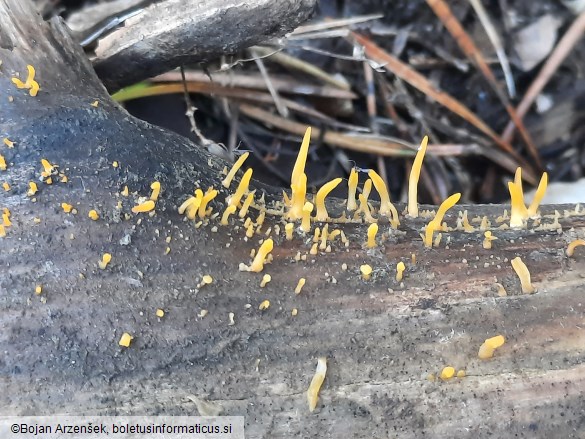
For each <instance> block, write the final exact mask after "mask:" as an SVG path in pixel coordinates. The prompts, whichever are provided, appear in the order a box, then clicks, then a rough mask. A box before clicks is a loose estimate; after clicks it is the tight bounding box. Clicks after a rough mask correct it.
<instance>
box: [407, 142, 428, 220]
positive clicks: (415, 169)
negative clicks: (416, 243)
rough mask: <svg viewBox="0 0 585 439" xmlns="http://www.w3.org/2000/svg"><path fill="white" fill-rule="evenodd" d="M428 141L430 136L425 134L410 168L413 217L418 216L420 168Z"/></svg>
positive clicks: (409, 179) (409, 193)
mask: <svg viewBox="0 0 585 439" xmlns="http://www.w3.org/2000/svg"><path fill="white" fill-rule="evenodd" d="M428 142H429V137H428V136H424V137H423V139H422V142H421V143H420V147H419V149H418V151H417V153H416V156H415V158H414V162H413V164H412V169H411V170H410V176H409V178H408V214H409V215H410V216H411V217H413V218H417V217H418V198H417V197H418V180H419V178H420V170H421V167H422V163H423V159H424V157H425V153H426V151H427V143H428Z"/></svg>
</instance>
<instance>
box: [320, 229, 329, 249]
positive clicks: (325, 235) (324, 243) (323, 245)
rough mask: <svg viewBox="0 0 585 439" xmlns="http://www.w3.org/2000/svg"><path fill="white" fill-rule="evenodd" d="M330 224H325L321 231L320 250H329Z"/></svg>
mask: <svg viewBox="0 0 585 439" xmlns="http://www.w3.org/2000/svg"><path fill="white" fill-rule="evenodd" d="M328 231H329V224H325V226H324V227H323V230H322V231H321V244H319V250H325V249H326V248H327V239H328V238H329V233H328Z"/></svg>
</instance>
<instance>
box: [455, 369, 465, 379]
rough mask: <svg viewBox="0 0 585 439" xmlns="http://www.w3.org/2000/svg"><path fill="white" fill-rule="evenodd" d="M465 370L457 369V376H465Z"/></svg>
mask: <svg viewBox="0 0 585 439" xmlns="http://www.w3.org/2000/svg"><path fill="white" fill-rule="evenodd" d="M465 375H466V373H465V371H464V370H463V369H461V370H458V371H457V378H465Z"/></svg>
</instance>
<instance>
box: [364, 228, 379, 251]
mask: <svg viewBox="0 0 585 439" xmlns="http://www.w3.org/2000/svg"><path fill="white" fill-rule="evenodd" d="M377 233H378V224H376V223H373V224H370V225H369V227H368V242H367V243H366V245H367V247H368V248H374V247H376V234H377Z"/></svg>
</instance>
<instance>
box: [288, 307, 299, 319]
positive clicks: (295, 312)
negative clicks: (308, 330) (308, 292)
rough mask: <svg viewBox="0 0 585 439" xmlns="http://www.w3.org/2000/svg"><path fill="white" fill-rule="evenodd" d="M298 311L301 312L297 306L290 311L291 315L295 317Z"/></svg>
mask: <svg viewBox="0 0 585 439" xmlns="http://www.w3.org/2000/svg"><path fill="white" fill-rule="evenodd" d="M298 313H299V310H298V309H296V308H293V309H292V311H291V312H290V315H291V316H293V317H295V316H296V315H297V314H298Z"/></svg>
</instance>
